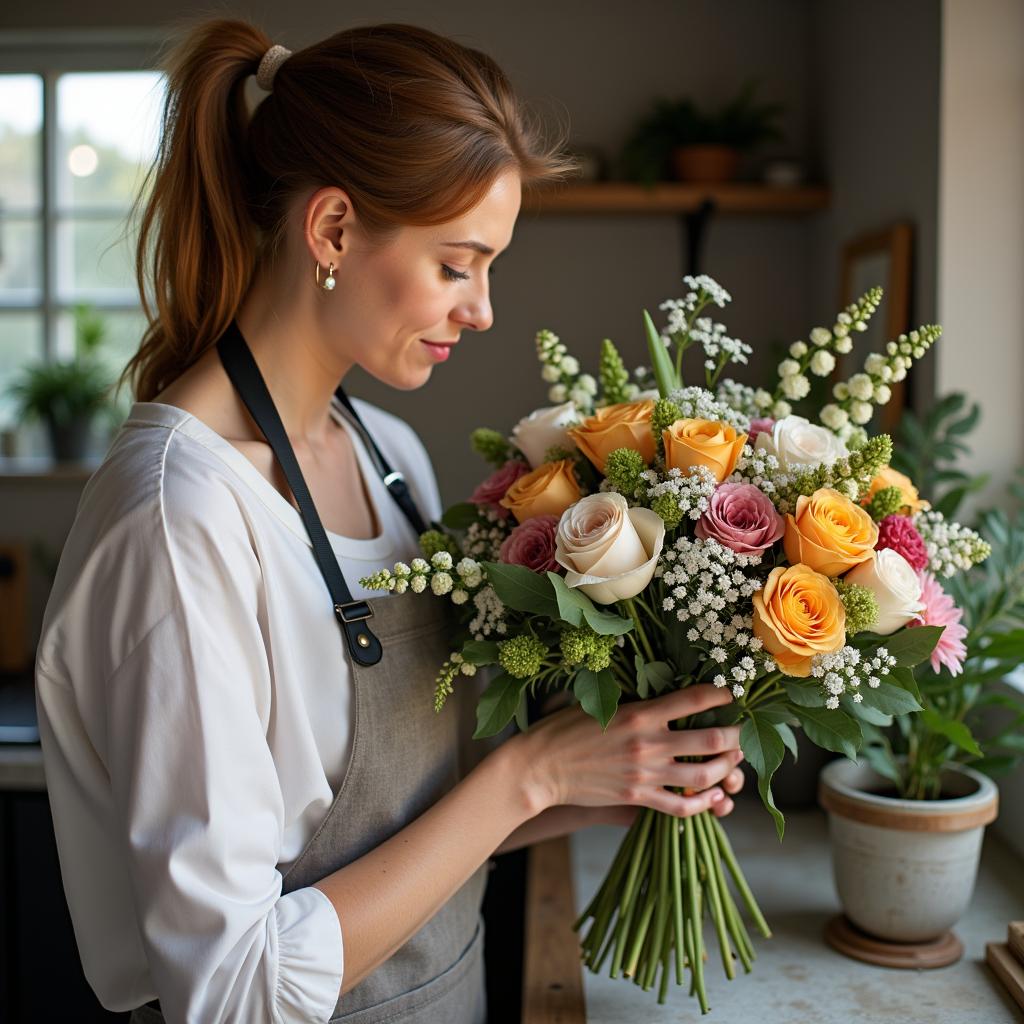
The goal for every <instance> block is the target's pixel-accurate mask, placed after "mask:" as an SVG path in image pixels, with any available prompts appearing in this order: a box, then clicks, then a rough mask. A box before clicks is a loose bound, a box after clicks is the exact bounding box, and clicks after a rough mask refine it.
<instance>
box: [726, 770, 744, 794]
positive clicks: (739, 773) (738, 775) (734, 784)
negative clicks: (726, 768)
mask: <svg viewBox="0 0 1024 1024" xmlns="http://www.w3.org/2000/svg"><path fill="white" fill-rule="evenodd" d="M744 782H746V776H745V775H744V774H743V769H742V768H733V770H732V771H731V772H729V774H728V775H726V777H725V778H724V779H723V780H722V788H723V789H724V790H725V791H726V793H738V792H739V791H740V790H741V789H742V788H743V783H744Z"/></svg>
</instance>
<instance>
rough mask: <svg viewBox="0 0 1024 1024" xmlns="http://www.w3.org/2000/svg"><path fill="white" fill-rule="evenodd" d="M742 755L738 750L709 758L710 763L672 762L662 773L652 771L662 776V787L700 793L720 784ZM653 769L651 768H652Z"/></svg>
mask: <svg viewBox="0 0 1024 1024" xmlns="http://www.w3.org/2000/svg"><path fill="white" fill-rule="evenodd" d="M742 756H743V755H742V754H741V753H740V751H738V750H731V751H729V752H728V753H726V754H720V755H719V756H718V757H713V758H711V760H710V761H697V762H687V761H673V762H671V763H670V764H667V765H665V768H664V770H663V771H658V770H657V769H654V771H652V774H654V773H655V772H656V773H657V774H659V775H661V776H662V785H665V786H680V787H682V788H684V789H690V790H695V791H697V792H700V791H701V790H705V789H708V788H710V787H711V786H715V785H717V784H718V783H720V782H721V781H722V780H723V779H725V777H726V776H727V775H728V774H729V773H730V772H731V771H732V770H733V768H735V767H736V765H737V764H738V763H739V759H740V758H741V757H742ZM652 768H653V766H652Z"/></svg>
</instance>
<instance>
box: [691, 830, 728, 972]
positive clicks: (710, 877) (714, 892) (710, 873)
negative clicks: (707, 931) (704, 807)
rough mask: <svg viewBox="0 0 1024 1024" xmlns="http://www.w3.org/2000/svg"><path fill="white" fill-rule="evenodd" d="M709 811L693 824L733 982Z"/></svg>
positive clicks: (723, 958) (717, 926)
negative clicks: (708, 817)
mask: <svg viewBox="0 0 1024 1024" xmlns="http://www.w3.org/2000/svg"><path fill="white" fill-rule="evenodd" d="M706 819H707V811H702V812H701V813H700V814H696V815H694V818H693V822H694V825H695V826H696V829H697V849H698V852H699V853H700V856H701V860H702V861H703V862H704V868H705V871H706V872H707V891H708V896H709V897H710V902H711V917H712V920H714V922H715V931H716V932H717V933H718V946H719V949H720V950H721V953H722V966H723V967H724V968H725V976H726V977H727V978H728V979H729V980H730V981H732V979H733V978H734V977H736V970H735V967H734V966H733V962H732V947H731V946H730V945H729V935H728V933H727V932H726V925H725V908H724V906H723V905H722V899H721V895H720V894H719V892H718V872H717V871H715V865H714V862H713V860H712V858H713V857H714V858H716V859H717V856H718V847H717V845H714V846H713V845H712V843H713V840H712V839H711V838H710V834H709V832H708V827H709V826H708V824H707V820H706Z"/></svg>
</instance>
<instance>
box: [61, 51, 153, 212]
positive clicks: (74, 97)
mask: <svg viewBox="0 0 1024 1024" xmlns="http://www.w3.org/2000/svg"><path fill="white" fill-rule="evenodd" d="M163 96H164V84H163V76H162V75H160V74H159V73H157V72H155V71H116V72H89V73H82V74H67V75H61V76H60V78H59V79H58V80H57V129H58V143H57V202H58V204H59V205H60V206H61V207H62V208H63V207H68V206H79V205H81V204H87V203H101V204H106V203H112V204H115V205H117V206H120V207H122V208H126V207H127V206H128V204H129V203H130V202H131V200H132V199H133V198H134V195H135V191H136V189H137V188H138V187H139V185H140V184H141V182H142V178H143V176H144V175H145V172H146V170H147V169H148V168H149V165H150V164H151V163H152V161H153V158H154V157H155V155H156V145H157V140H158V135H159V122H160V108H161V104H162V103H163Z"/></svg>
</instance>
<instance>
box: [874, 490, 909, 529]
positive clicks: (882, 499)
mask: <svg viewBox="0 0 1024 1024" xmlns="http://www.w3.org/2000/svg"><path fill="white" fill-rule="evenodd" d="M901 508H903V491H902V490H900V488H899V487H883V488H882V489H881V490H879V491H876V492H875V496H874V497H873V498H872V499H871V502H870V504H869V505H868V506H867V510H868V514H869V515H870V516H871V518H872V519H874V521H875V522H876V523H880V522H881V521H882V520H883V519H884V518H885V517H886V516H891V515H895V514H896V513H897V512H899V510H900V509H901Z"/></svg>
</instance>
